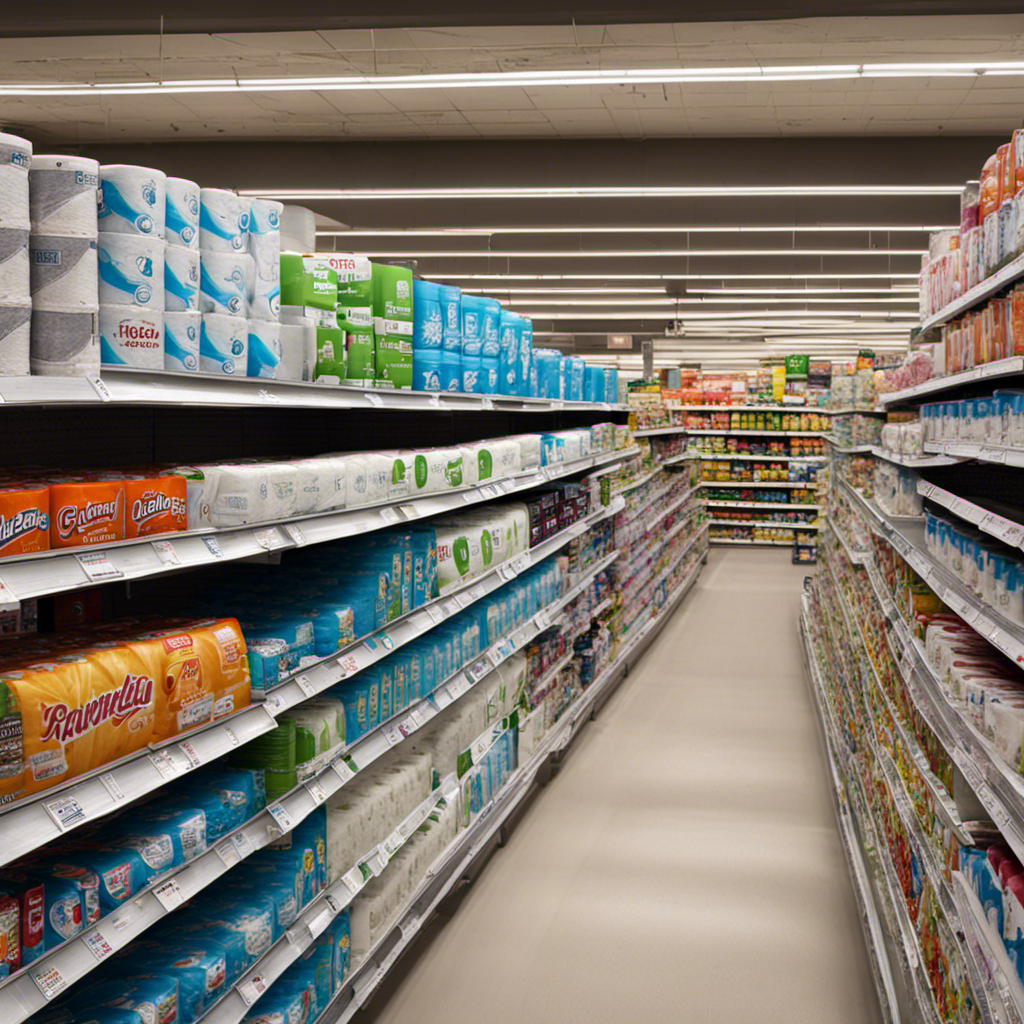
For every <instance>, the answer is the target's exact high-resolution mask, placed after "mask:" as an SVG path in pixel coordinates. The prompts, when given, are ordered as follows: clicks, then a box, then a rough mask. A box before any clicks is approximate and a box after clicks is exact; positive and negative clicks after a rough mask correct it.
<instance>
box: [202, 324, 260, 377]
mask: <svg viewBox="0 0 1024 1024" xmlns="http://www.w3.org/2000/svg"><path fill="white" fill-rule="evenodd" d="M248 352H249V322H248V320H243V319H242V318H241V317H237V316H224V315H223V314H221V313H203V324H202V329H201V331H200V333H199V369H200V370H202V371H203V373H219V374H223V373H226V374H231V375H233V376H236V377H244V376H245V373H246V370H247V369H248Z"/></svg>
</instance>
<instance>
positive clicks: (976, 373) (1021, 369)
mask: <svg viewBox="0 0 1024 1024" xmlns="http://www.w3.org/2000/svg"><path fill="white" fill-rule="evenodd" d="M996 290H998V289H996ZM988 294H992V293H991V292H989V293H988ZM964 308H966V307H964ZM949 315H950V316H955V315H957V314H956V313H950V314H949ZM936 323H938V321H936ZM932 326H935V324H933V325H932ZM1020 374H1024V356H1010V358H1009V359H997V360H996V361H995V362H992V363H983V364H982V365H981V366H975V367H974V368H973V369H971V370H963V371H961V372H960V373H950V374H947V375H945V376H943V377H932V378H931V379H930V380H926V381H923V382H922V383H920V384H915V385H914V386H913V387H909V388H903V389H902V390H900V391H890V392H888V393H887V394H881V395H879V396H878V401H879V403H880V404H881V405H883V406H887V407H888V406H892V405H899V404H901V403H903V402H910V401H916V400H917V399H920V398H924V397H926V396H928V395H938V394H941V393H942V392H944V391H954V390H956V389H957V388H960V387H963V386H964V385H965V384H973V383H975V382H976V381H980V380H983V381H990V380H992V381H995V380H999V379H1000V378H1003V377H1016V376H1019V375H1020Z"/></svg>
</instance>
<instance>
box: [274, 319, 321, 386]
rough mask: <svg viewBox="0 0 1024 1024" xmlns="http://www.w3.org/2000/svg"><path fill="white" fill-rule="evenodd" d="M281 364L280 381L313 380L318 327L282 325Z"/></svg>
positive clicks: (312, 324) (310, 322) (310, 325)
mask: <svg viewBox="0 0 1024 1024" xmlns="http://www.w3.org/2000/svg"><path fill="white" fill-rule="evenodd" d="M280 338H281V362H280V364H279V365H278V368H277V379H278V380H312V379H313V373H314V370H315V367H316V325H315V324H314V323H313V322H312V321H308V322H306V323H303V324H284V323H283V324H281V328H280Z"/></svg>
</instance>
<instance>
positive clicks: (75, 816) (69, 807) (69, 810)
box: [44, 796, 85, 832]
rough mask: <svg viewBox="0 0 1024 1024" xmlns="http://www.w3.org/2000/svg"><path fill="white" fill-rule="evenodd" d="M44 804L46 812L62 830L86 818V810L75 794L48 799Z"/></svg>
mask: <svg viewBox="0 0 1024 1024" xmlns="http://www.w3.org/2000/svg"><path fill="white" fill-rule="evenodd" d="M44 806H45V807H46V813H47V814H49V815H50V817H51V818H53V820H54V823H55V824H56V826H57V828H59V829H60V830H61V832H63V831H64V830H65V829H68V828H71V826H72V825H77V824H78V822H80V821H84V820H85V811H84V809H83V808H82V805H81V804H80V803H79V802H78V801H77V800H76V799H75V798H74V797H73V796H62V797H58V798H57V799H56V800H50V801H48V802H47V803H46V804H45V805H44Z"/></svg>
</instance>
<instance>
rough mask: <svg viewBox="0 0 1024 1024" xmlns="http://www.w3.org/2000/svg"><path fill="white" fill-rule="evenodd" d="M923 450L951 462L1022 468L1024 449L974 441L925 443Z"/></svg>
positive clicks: (1023, 465) (1023, 464)
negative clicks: (939, 455) (974, 462)
mask: <svg viewBox="0 0 1024 1024" xmlns="http://www.w3.org/2000/svg"><path fill="white" fill-rule="evenodd" d="M924 450H925V451H926V452H934V453H936V454H941V455H945V456H947V457H948V458H950V459H951V461H953V462H958V461H960V460H962V459H977V460H978V461H979V462H999V463H1002V464H1003V465H1007V466H1016V467H1017V468H1018V469H1019V468H1021V467H1024V449H1020V448H1010V447H1008V446H1006V445H1002V444H978V443H977V442H975V441H925V443H924Z"/></svg>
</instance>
